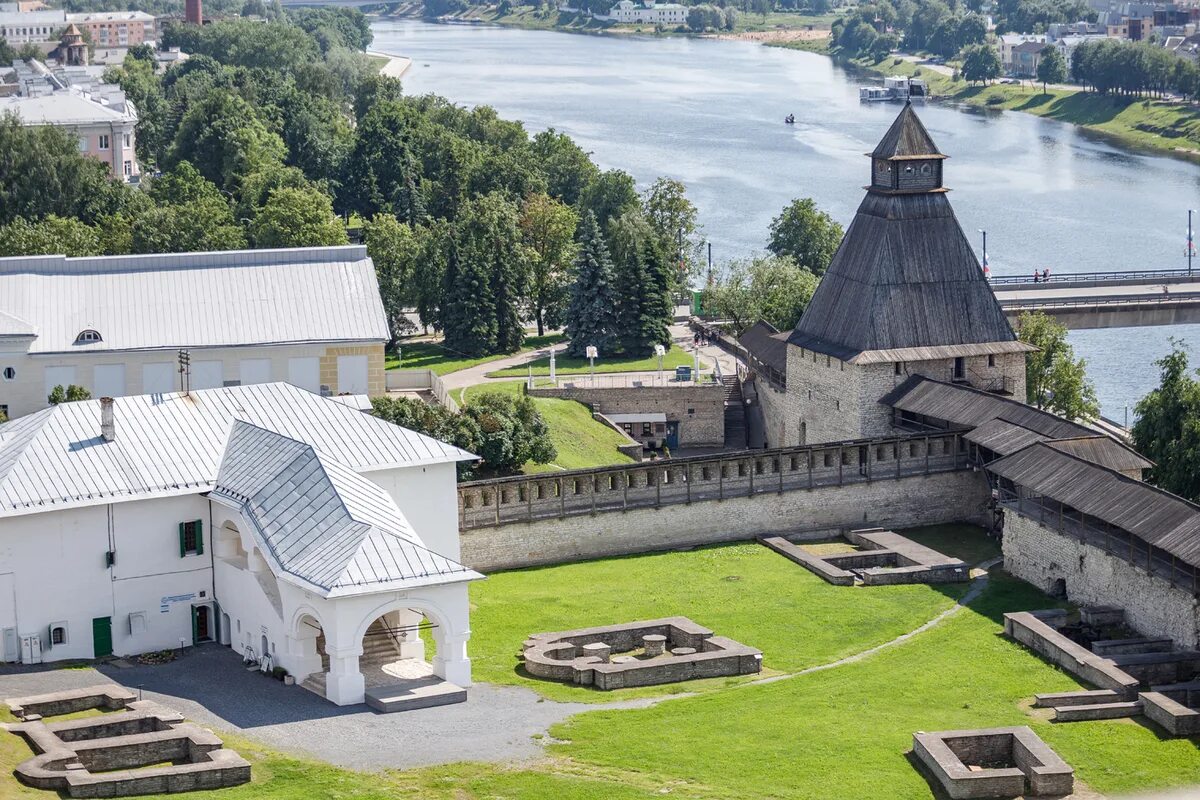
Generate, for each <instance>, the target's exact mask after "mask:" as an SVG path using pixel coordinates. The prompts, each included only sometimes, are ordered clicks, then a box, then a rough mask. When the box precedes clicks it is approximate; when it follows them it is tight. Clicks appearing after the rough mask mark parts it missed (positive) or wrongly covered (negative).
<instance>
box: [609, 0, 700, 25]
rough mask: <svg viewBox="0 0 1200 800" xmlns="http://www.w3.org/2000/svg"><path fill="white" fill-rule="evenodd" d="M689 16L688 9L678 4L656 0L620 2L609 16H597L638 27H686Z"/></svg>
mask: <svg viewBox="0 0 1200 800" xmlns="http://www.w3.org/2000/svg"><path fill="white" fill-rule="evenodd" d="M687 15H688V7H687V6H684V5H680V4H678V3H655V2H654V0H645V2H642V3H635V2H634V1H633V0H620V2H619V3H617V4H616V5H615V6H613V7H612V8H611V9H610V10H609V12H608V15H607V16H605V17H600V16H599V15H597V18H598V19H611V20H613V21H615V22H625V23H632V24H637V25H686V24H687Z"/></svg>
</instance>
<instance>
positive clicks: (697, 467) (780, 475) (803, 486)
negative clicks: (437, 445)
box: [458, 432, 971, 530]
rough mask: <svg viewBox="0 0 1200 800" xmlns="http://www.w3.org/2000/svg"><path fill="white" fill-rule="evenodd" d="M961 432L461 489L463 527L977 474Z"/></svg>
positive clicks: (582, 472) (564, 474)
mask: <svg viewBox="0 0 1200 800" xmlns="http://www.w3.org/2000/svg"><path fill="white" fill-rule="evenodd" d="M970 468H971V465H970V464H969V463H968V459H967V452H966V448H965V440H964V439H962V438H961V434H960V433H957V432H955V433H940V434H939V433H919V434H908V435H902V436H894V437H886V438H877V439H860V440H853V441H847V442H836V443H825V444H818V445H809V446H800V447H786V448H779V449H773V450H749V451H747V450H743V451H737V452H730V453H719V454H716V455H702V456H690V457H687V458H675V459H666V460H660V461H652V462H643V463H639V464H635V465H621V466H615V467H601V468H598V469H590V470H572V471H569V472H561V473H555V474H550V475H528V476H527V475H520V476H515V477H511V478H496V479H492V480H484V481H471V482H468V483H462V484H459V487H458V510H459V524H460V527H461V528H462V529H463V530H469V529H472V528H489V527H496V526H499V525H508V524H513V523H519V522H530V521H533V520H538V519H553V518H562V517H571V516H580V515H586V514H597V513H602V512H609V511H625V510H628V509H633V508H661V507H663V506H668V505H675V504H686V503H694V502H700V501H707V500H724V499H730V498H734V497H752V496H754V495H756V494H767V493H782V492H787V491H797V490H808V489H816V488H818V487H824V486H843V485H846V484H852V483H867V482H870V481H878V480H894V479H898V478H904V477H909V476H913V475H928V474H932V473H937V472H952V471H956V470H962V469H970Z"/></svg>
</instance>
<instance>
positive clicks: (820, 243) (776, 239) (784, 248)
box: [767, 197, 842, 276]
mask: <svg viewBox="0 0 1200 800" xmlns="http://www.w3.org/2000/svg"><path fill="white" fill-rule="evenodd" d="M841 241H842V226H841V225H839V224H837V222H835V221H834V219H833V217H831V216H829V215H828V214H827V213H825V212H824V211H821V210H820V209H819V208H817V204H816V202H815V201H814V200H813V199H812V198H809V197H805V198H803V199H800V200H793V201H792V202H791V204H790V205H788V206H786V207H785V208H784V209H783V211H782V212H780V214H779V216H777V217H775V219H773V220H771V239H770V241H769V242H767V249H768V250H770V251H771V252H772V253H774V254H775V255H777V256H788V257H789V258H791V259H792V260H793V261H795V262H796V263H797V264H799V265H800V266H802V267H805V268H807V269H808V270H809V271H811V272H812V273H813V274H814V275H818V276H819V275H824V274H825V270H827V269H829V262H831V261H832V260H833V254H834V253H836V252H837V249H838V245H839V244H840V243H841Z"/></svg>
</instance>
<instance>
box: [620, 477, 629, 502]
mask: <svg viewBox="0 0 1200 800" xmlns="http://www.w3.org/2000/svg"><path fill="white" fill-rule="evenodd" d="M628 508H629V470H627V469H626V470H622V471H621V510H622V511H624V510H626V509H628Z"/></svg>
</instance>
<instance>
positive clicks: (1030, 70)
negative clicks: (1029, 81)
mask: <svg viewBox="0 0 1200 800" xmlns="http://www.w3.org/2000/svg"><path fill="white" fill-rule="evenodd" d="M1052 46H1053V45H1049V44H1046V43H1045V42H1022V43H1021V44H1019V45H1017V46H1016V47H1014V48H1013V50H1012V64H1011V65H1010V67H1009V69H1008V72H1009V74H1011V75H1016V76H1018V77H1021V78H1032V77H1034V76H1036V75H1037V68H1038V64H1039V63H1040V62H1041V60H1042V51H1044V50H1045V49H1046V48H1047V47H1052Z"/></svg>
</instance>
